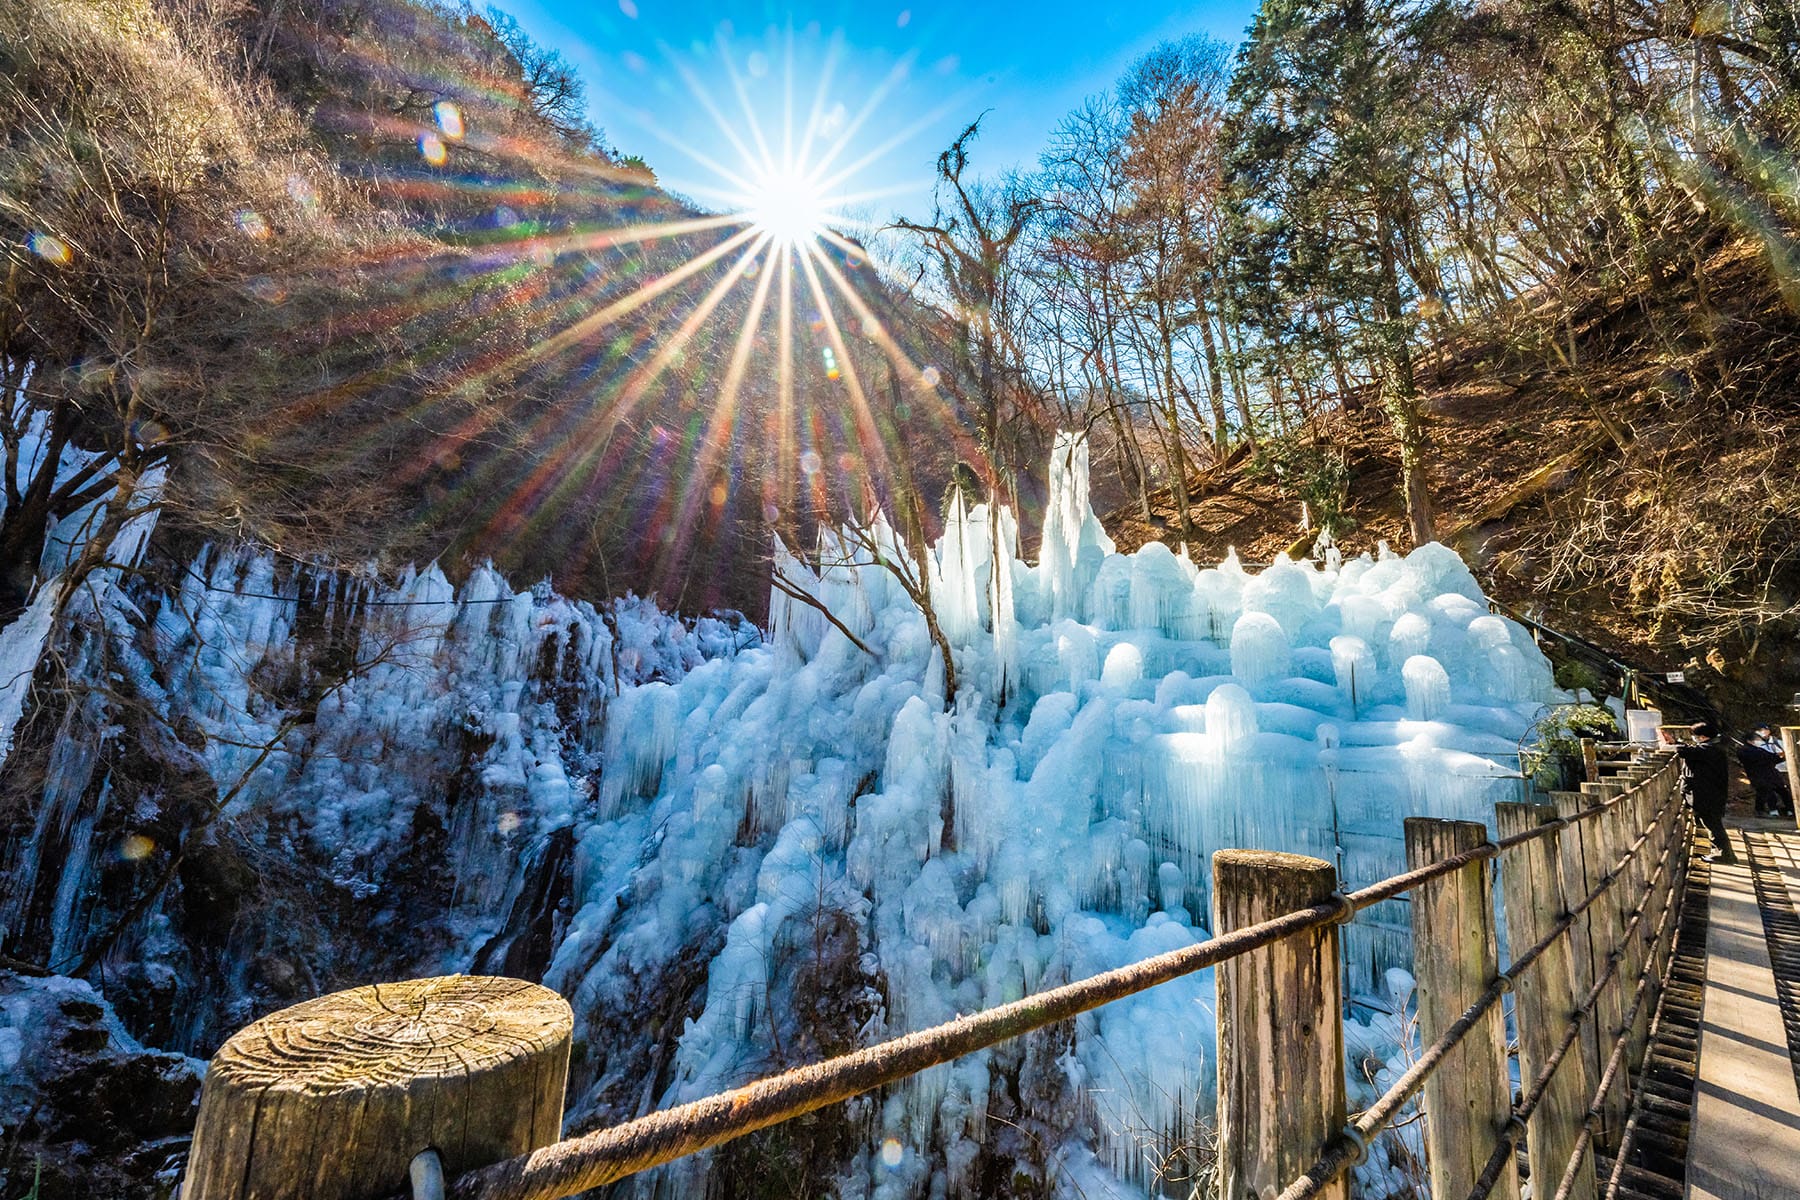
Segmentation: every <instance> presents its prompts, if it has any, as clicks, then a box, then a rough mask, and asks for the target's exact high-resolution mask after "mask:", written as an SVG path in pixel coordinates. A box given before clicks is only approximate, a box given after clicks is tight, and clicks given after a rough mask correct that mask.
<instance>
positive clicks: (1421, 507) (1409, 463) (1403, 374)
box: [1376, 213, 1437, 546]
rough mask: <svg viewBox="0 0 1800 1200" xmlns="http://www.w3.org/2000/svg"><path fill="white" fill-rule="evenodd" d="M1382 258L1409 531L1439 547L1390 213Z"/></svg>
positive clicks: (1384, 335)
mask: <svg viewBox="0 0 1800 1200" xmlns="http://www.w3.org/2000/svg"><path fill="white" fill-rule="evenodd" d="M1377 221H1378V233H1377V238H1378V240H1379V244H1380V255H1381V286H1382V296H1381V308H1382V310H1383V311H1381V312H1378V313H1377V314H1376V316H1377V319H1378V320H1380V321H1381V323H1382V325H1383V326H1384V328H1383V329H1382V331H1381V345H1382V349H1383V353H1384V357H1385V358H1386V359H1387V371H1386V375H1387V378H1386V379H1385V380H1384V381H1383V387H1382V392H1383V400H1384V401H1385V404H1386V407H1387V411H1388V419H1389V421H1390V422H1391V423H1392V425H1393V428H1394V436H1395V438H1396V440H1398V441H1399V443H1400V472H1401V477H1402V481H1401V489H1402V491H1403V493H1404V498H1405V502H1406V524H1407V530H1408V532H1409V533H1410V534H1411V536H1412V541H1413V545H1415V546H1423V545H1424V544H1425V543H1426V542H1430V541H1435V540H1436V537H1437V534H1436V530H1435V528H1434V526H1435V520H1434V518H1433V514H1432V510H1431V479H1430V471H1429V461H1428V455H1429V449H1430V440H1429V438H1428V435H1427V433H1426V430H1425V419H1424V414H1423V413H1421V412H1420V411H1419V394H1418V387H1417V384H1416V383H1415V381H1414V378H1413V359H1412V339H1411V337H1410V336H1409V335H1408V334H1407V331H1406V325H1405V312H1404V309H1403V302H1402V300H1401V297H1400V275H1399V269H1398V264H1397V263H1396V262H1395V256H1394V244H1393V228H1392V224H1391V223H1390V222H1389V220H1388V219H1387V216H1386V214H1385V213H1383V214H1382V215H1381V216H1379V217H1378V218H1377Z"/></svg>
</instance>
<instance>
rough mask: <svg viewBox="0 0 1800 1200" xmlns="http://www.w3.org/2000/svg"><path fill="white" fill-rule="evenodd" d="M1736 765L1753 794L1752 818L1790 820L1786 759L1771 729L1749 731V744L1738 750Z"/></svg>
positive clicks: (1758, 727) (1791, 802)
mask: <svg viewBox="0 0 1800 1200" xmlns="http://www.w3.org/2000/svg"><path fill="white" fill-rule="evenodd" d="M1738 762H1740V763H1742V764H1743V767H1744V774H1745V775H1747V776H1748V777H1749V779H1750V786H1751V788H1752V789H1754V790H1755V792H1756V815H1757V816H1759V817H1791V816H1793V815H1794V797H1793V794H1792V793H1791V792H1790V791H1789V790H1788V778H1787V756H1786V755H1785V754H1784V753H1783V752H1782V748H1781V743H1780V742H1779V741H1777V740H1776V739H1775V727H1774V726H1772V725H1767V724H1764V725H1758V726H1757V727H1756V728H1755V729H1753V730H1751V731H1750V740H1749V741H1747V742H1745V743H1744V744H1743V746H1742V747H1740V748H1739V750H1738Z"/></svg>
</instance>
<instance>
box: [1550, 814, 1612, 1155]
mask: <svg viewBox="0 0 1800 1200" xmlns="http://www.w3.org/2000/svg"><path fill="white" fill-rule="evenodd" d="M1550 799H1551V800H1552V801H1554V802H1555V805H1556V815H1557V816H1559V817H1561V818H1563V819H1564V820H1573V819H1574V818H1575V817H1576V816H1578V815H1579V814H1581V813H1583V812H1585V811H1586V810H1587V808H1588V798H1587V797H1586V796H1584V795H1582V794H1581V793H1580V792H1551V793H1550ZM1593 840H1594V828H1593V822H1592V821H1583V822H1581V823H1579V824H1576V825H1573V826H1571V827H1569V828H1568V829H1565V830H1564V831H1563V832H1562V834H1561V835H1560V836H1559V837H1558V838H1557V850H1558V851H1559V852H1560V853H1561V855H1562V880H1563V894H1562V906H1563V907H1564V908H1566V909H1569V910H1571V911H1573V910H1574V908H1575V906H1576V905H1577V904H1579V903H1581V900H1582V898H1583V897H1584V896H1586V895H1587V894H1588V892H1589V890H1591V889H1592V888H1593V886H1594V876H1593V873H1592V871H1591V870H1590V868H1589V866H1588V864H1589V862H1590V861H1593V860H1596V859H1598V858H1599V854H1598V853H1597V852H1595V851H1593V850H1592V849H1591V845H1592V842H1593ZM1569 932H1570V933H1571V935H1572V940H1571V942H1570V944H1569V949H1570V951H1571V952H1572V954H1573V956H1574V963H1573V966H1574V968H1575V1000H1576V1003H1580V1002H1581V1001H1582V1000H1584V999H1586V998H1587V994H1588V992H1589V991H1590V990H1592V988H1593V986H1594V980H1596V979H1598V978H1599V977H1600V971H1601V970H1602V969H1603V968H1604V967H1605V965H1606V963H1605V958H1604V956H1603V955H1600V954H1596V953H1595V945H1594V910H1593V909H1591V908H1589V909H1585V910H1583V911H1582V912H1579V913H1576V914H1575V925H1574V927H1573V928H1572V929H1571V930H1570V931H1569ZM1600 1007H1601V1006H1600V1004H1599V1003H1598V1002H1596V1004H1595V1005H1594V1007H1593V1008H1592V1009H1591V1010H1589V1012H1588V1015H1587V1019H1586V1020H1584V1021H1583V1022H1582V1023H1581V1045H1580V1046H1579V1047H1577V1048H1576V1051H1579V1053H1580V1056H1581V1079H1582V1084H1581V1088H1582V1095H1583V1096H1584V1097H1585V1098H1588V1099H1591V1098H1592V1097H1593V1094H1594V1089H1595V1088H1597V1087H1599V1086H1600V1073H1601V1070H1602V1067H1603V1065H1604V1064H1602V1062H1601V1060H1600V1037H1599V1027H1600V1024H1601V1021H1600V1015H1599V1014H1600ZM1576 1051H1571V1053H1575V1052H1576ZM1587 1173H1588V1174H1592V1168H1591V1167H1590V1168H1589V1170H1588V1172H1587Z"/></svg>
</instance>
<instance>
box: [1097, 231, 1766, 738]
mask: <svg viewBox="0 0 1800 1200" xmlns="http://www.w3.org/2000/svg"><path fill="white" fill-rule="evenodd" d="M1775 278H1776V277H1775V276H1774V274H1773V273H1772V272H1771V270H1770V265H1769V263H1768V261H1767V259H1766V257H1765V256H1764V253H1763V251H1762V250H1761V249H1760V248H1758V247H1757V246H1755V245H1753V244H1749V243H1746V242H1745V241H1743V240H1739V239H1735V238H1727V237H1724V236H1721V237H1720V238H1718V239H1716V240H1715V242H1714V243H1712V244H1711V245H1709V246H1707V247H1706V248H1705V250H1704V253H1703V254H1702V255H1701V256H1700V257H1698V258H1697V259H1696V260H1695V261H1694V262H1693V263H1692V264H1691V265H1690V266H1689V268H1688V269H1687V270H1684V271H1681V272H1678V273H1671V274H1669V275H1667V276H1665V277H1663V278H1660V279H1657V280H1655V281H1652V282H1648V283H1646V285H1645V286H1644V287H1643V288H1642V289H1641V290H1639V291H1638V292H1636V293H1634V294H1626V295H1623V296H1620V295H1614V294H1608V293H1607V292H1605V291H1603V290H1601V289H1594V288H1583V287H1582V286H1581V284H1580V283H1574V284H1571V285H1570V286H1569V290H1568V291H1567V292H1564V291H1561V290H1555V289H1551V288H1544V289H1540V290H1538V291H1534V292H1532V293H1529V294H1527V295H1525V296H1523V297H1521V298H1520V299H1519V301H1517V302H1516V303H1515V304H1513V305H1510V306H1508V307H1507V308H1506V309H1504V310H1503V311H1501V312H1499V313H1497V314H1496V315H1495V316H1494V318H1493V319H1492V320H1490V321H1487V322H1484V323H1482V324H1481V325H1480V326H1479V327H1478V328H1475V329H1472V330H1469V331H1467V332H1465V333H1463V334H1462V335H1460V336H1458V337H1457V338H1454V339H1452V340H1449V341H1447V342H1446V343H1445V344H1444V345H1443V346H1441V347H1438V348H1437V349H1436V351H1435V353H1434V355H1433V356H1432V357H1431V358H1430V359H1429V360H1427V361H1426V362H1424V363H1422V364H1421V367H1420V370H1419V373H1418V381H1419V392H1420V396H1421V401H1422V403H1421V408H1422V414H1423V415H1422V422H1423V425H1424V427H1425V428H1426V429H1427V430H1428V431H1429V435H1430V441H1431V444H1432V446H1433V447H1434V460H1433V462H1432V464H1431V466H1430V468H1429V470H1428V478H1429V480H1430V484H1431V494H1432V495H1433V497H1434V499H1435V501H1436V504H1437V517H1436V519H1437V527H1436V531H1435V532H1436V536H1437V537H1438V538H1439V539H1440V540H1442V541H1444V542H1446V543H1447V544H1449V545H1451V546H1453V547H1455V548H1456V549H1457V550H1459V551H1460V552H1461V553H1462V554H1463V557H1464V558H1465V559H1466V560H1467V561H1468V562H1469V563H1470V565H1471V566H1472V567H1473V568H1474V569H1475V571H1476V573H1477V576H1478V577H1479V578H1480V579H1481V580H1482V582H1483V584H1484V586H1486V587H1487V589H1488V590H1489V592H1490V593H1491V594H1493V595H1495V596H1497V597H1499V598H1501V599H1503V600H1506V601H1507V602H1509V603H1511V604H1513V605H1514V606H1516V607H1518V608H1520V609H1521V610H1522V611H1526V612H1528V613H1530V614H1532V615H1534V616H1536V617H1537V618H1539V619H1541V620H1543V621H1545V622H1546V623H1548V624H1550V625H1552V626H1554V627H1557V628H1560V629H1564V630H1567V631H1569V632H1571V633H1575V634H1580V635H1583V636H1586V637H1588V638H1590V639H1592V640H1594V641H1596V642H1598V643H1600V644H1601V645H1602V646H1604V647H1606V648H1608V649H1610V650H1611V651H1612V652H1613V653H1614V654H1615V655H1618V656H1619V657H1621V658H1623V659H1624V660H1625V661H1627V662H1630V663H1633V664H1635V665H1637V666H1640V667H1642V668H1643V669H1645V670H1650V671H1669V670H1681V671H1684V672H1685V673H1686V674H1687V676H1688V681H1689V682H1690V683H1692V684H1698V685H1699V686H1700V687H1702V689H1703V690H1705V691H1707V692H1709V693H1711V694H1713V695H1714V696H1715V698H1716V701H1717V702H1718V703H1719V704H1721V705H1723V706H1725V707H1726V709H1727V710H1728V711H1730V712H1732V713H1733V714H1735V715H1738V716H1740V717H1742V718H1745V719H1750V718H1753V717H1761V718H1763V719H1767V718H1768V715H1769V714H1770V713H1771V712H1772V711H1778V710H1779V709H1781V708H1782V707H1784V706H1785V705H1786V703H1787V702H1788V700H1789V699H1790V694H1791V693H1793V692H1795V691H1796V689H1797V688H1800V655H1797V652H1796V649H1795V640H1794V637H1793V628H1794V622H1795V620H1796V616H1797V614H1800V474H1797V473H1796V471H1795V470H1794V467H1793V454H1794V450H1793V448H1794V446H1795V445H1796V444H1797V439H1800V400H1797V399H1796V397H1797V396H1800V318H1797V317H1796V314H1795V312H1794V310H1792V309H1791V308H1789V307H1788V306H1787V304H1786V303H1784V301H1783V298H1782V295H1781V293H1780V290H1779V289H1778V288H1777V287H1776V283H1775ZM1399 478H1400V461H1399V451H1398V448H1397V447H1396V446H1395V445H1394V443H1393V440H1392V438H1391V437H1390V436H1389V435H1388V430H1387V425H1386V418H1385V415H1384V413H1383V412H1382V410H1381V409H1380V408H1379V407H1378V397H1377V396H1376V394H1375V392H1374V389H1365V390H1363V391H1360V392H1355V393H1352V395H1351V397H1350V401H1349V403H1347V404H1346V405H1345V406H1343V407H1342V408H1341V409H1337V410H1333V411H1330V412H1327V413H1324V414H1321V415H1320V416H1319V417H1318V418H1317V419H1316V420H1314V421H1311V422H1309V423H1308V424H1307V425H1306V426H1305V427H1303V428H1302V429H1301V430H1299V431H1297V432H1296V433H1295V434H1294V435H1291V436H1290V437H1288V438H1286V439H1283V440H1281V441H1279V442H1276V443H1273V444H1267V443H1265V444H1263V445H1258V446H1255V447H1251V446H1246V447H1245V448H1244V450H1243V452H1242V453H1240V454H1238V455H1237V456H1235V457H1234V458H1233V459H1232V460H1231V461H1229V462H1228V463H1226V464H1224V465H1222V466H1221V467H1219V468H1217V469H1215V470H1213V471H1211V472H1209V473H1207V474H1205V475H1203V476H1201V477H1200V482H1199V483H1198V484H1197V486H1196V488H1195V507H1194V511H1193V517H1192V519H1193V523H1194V527H1195V531H1196V536H1195V540H1194V542H1193V543H1192V545H1193V546H1194V547H1195V554H1196V557H1198V558H1201V559H1207V558H1213V557H1219V556H1222V555H1223V554H1224V553H1225V552H1226V551H1227V549H1229V548H1230V547H1233V546H1235V547H1236V548H1237V549H1238V551H1239V553H1240V554H1243V555H1244V556H1246V557H1247V558H1249V559H1251V560H1260V561H1268V560H1269V559H1270V558H1272V557H1274V556H1275V555H1278V554H1282V553H1285V552H1289V551H1292V552H1294V553H1301V552H1304V551H1305V550H1307V549H1308V548H1310V547H1311V545H1312V543H1313V541H1314V540H1315V538H1316V537H1317V534H1318V532H1319V529H1320V527H1321V525H1323V526H1328V527H1329V528H1330V530H1331V534H1332V537H1333V538H1334V539H1335V540H1336V541H1337V543H1338V544H1339V545H1340V546H1342V547H1343V548H1344V549H1345V550H1346V551H1347V552H1353V551H1355V550H1361V549H1371V550H1372V549H1374V548H1375V546H1376V545H1377V543H1378V542H1381V541H1386V542H1387V543H1389V544H1390V545H1392V546H1393V547H1395V548H1396V549H1405V548H1408V547H1410V546H1411V544H1412V538H1411V534H1410V531H1409V529H1408V527H1407V522H1406V514H1405V510H1404V503H1403V494H1402V492H1401V490H1400V488H1399V486H1398V485H1399ZM1153 504H1154V508H1155V512H1156V517H1157V520H1156V521H1155V522H1154V523H1146V522H1144V521H1143V520H1142V519H1141V517H1140V516H1139V514H1138V513H1137V512H1136V511H1135V510H1133V509H1129V508H1127V509H1124V510H1121V511H1120V512H1118V513H1115V514H1114V515H1113V517H1112V518H1111V519H1110V520H1109V522H1108V524H1109V527H1112V528H1116V529H1118V530H1119V531H1120V534H1119V536H1120V540H1121V542H1122V543H1123V544H1127V545H1135V544H1139V543H1141V542H1142V541H1146V540H1154V539H1157V538H1161V537H1167V536H1169V533H1168V531H1169V530H1170V529H1171V528H1172V527H1173V526H1174V524H1175V522H1174V519H1173V514H1172V513H1171V512H1170V510H1169V506H1168V495H1167V493H1166V492H1165V493H1161V494H1159V495H1157V496H1155V497H1153Z"/></svg>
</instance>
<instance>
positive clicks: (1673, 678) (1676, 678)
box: [1663, 671, 1687, 683]
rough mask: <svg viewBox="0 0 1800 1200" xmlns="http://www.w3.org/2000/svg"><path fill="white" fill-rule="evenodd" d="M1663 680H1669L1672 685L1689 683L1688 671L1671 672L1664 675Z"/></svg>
mask: <svg viewBox="0 0 1800 1200" xmlns="http://www.w3.org/2000/svg"><path fill="white" fill-rule="evenodd" d="M1663 678H1664V679H1666V680H1668V681H1669V682H1670V683H1686V682H1687V672H1686V671H1670V672H1669V673H1668V674H1667V675H1664V676H1663Z"/></svg>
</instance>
